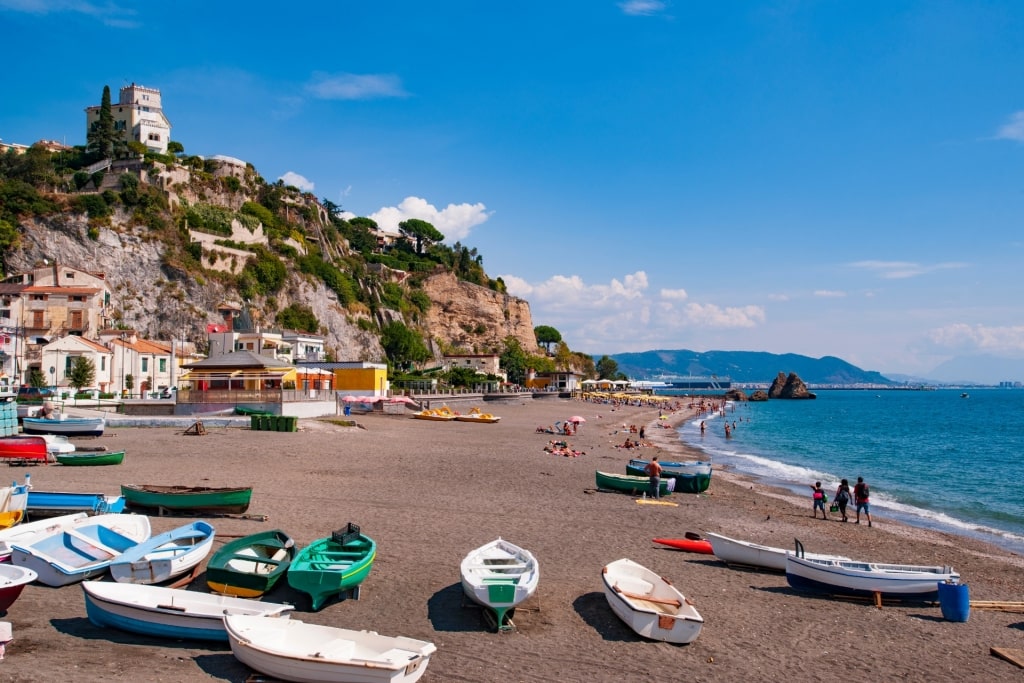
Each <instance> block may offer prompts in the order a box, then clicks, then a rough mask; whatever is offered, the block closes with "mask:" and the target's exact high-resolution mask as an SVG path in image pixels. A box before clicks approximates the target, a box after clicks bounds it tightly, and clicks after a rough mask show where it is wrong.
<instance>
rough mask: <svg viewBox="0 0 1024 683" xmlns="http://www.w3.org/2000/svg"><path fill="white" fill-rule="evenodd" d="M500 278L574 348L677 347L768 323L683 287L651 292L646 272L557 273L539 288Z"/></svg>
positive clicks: (755, 312)
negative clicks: (693, 297) (599, 276)
mask: <svg viewBox="0 0 1024 683" xmlns="http://www.w3.org/2000/svg"><path fill="white" fill-rule="evenodd" d="M502 280H504V281H505V284H506V285H507V286H508V290H509V293H510V294H513V295H515V296H519V297H522V298H525V299H527V300H528V301H529V302H530V311H531V313H532V315H533V321H534V324H537V325H554V326H555V327H556V328H557V329H558V330H559V331H560V332H561V333H562V336H563V337H564V338H565V339H567V340H568V342H569V344H570V346H572V348H574V349H591V350H599V349H609V348H614V349H616V350H629V349H635V350H642V349H650V348H665V347H667V348H676V347H678V346H681V345H685V344H686V343H688V340H692V339H693V338H694V337H696V336H698V335H700V334H702V333H706V332H708V331H728V330H734V329H741V328H752V327H757V326H759V325H761V324H762V323H764V321H765V313H764V309H763V308H761V307H760V306H720V305H717V304H714V303H708V302H688V301H687V299H688V295H687V294H686V292H685V290H683V289H661V290H658V291H656V292H652V291H649V282H648V279H647V273H645V272H644V271H637V272H635V273H631V274H628V275H625V276H623V277H621V278H612V279H611V280H609V281H608V282H600V283H594V284H590V283H587V282H586V281H584V280H583V278H581V277H580V276H578V275H555V276H553V277H551V278H548V279H547V280H545V281H544V282H541V283H536V284H531V283H528V282H526V281H524V280H523V279H522V278H519V277H517V276H514V275H503V276H502ZM666 295H667V296H666Z"/></svg>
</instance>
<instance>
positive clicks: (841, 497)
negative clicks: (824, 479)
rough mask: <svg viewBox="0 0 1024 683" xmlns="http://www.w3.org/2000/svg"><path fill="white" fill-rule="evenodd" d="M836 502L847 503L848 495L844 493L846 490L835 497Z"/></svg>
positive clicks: (848, 500)
mask: <svg viewBox="0 0 1024 683" xmlns="http://www.w3.org/2000/svg"><path fill="white" fill-rule="evenodd" d="M836 501H837V502H840V503H849V502H850V494H849V493H847V492H846V489H842V490H841V491H840V492H839V494H838V495H836Z"/></svg>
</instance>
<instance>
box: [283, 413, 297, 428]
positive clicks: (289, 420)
mask: <svg viewBox="0 0 1024 683" xmlns="http://www.w3.org/2000/svg"><path fill="white" fill-rule="evenodd" d="M284 420H285V428H284V430H285V431H286V432H297V431H299V418H298V417H296V416H294V415H288V416H286V417H285V418H284Z"/></svg>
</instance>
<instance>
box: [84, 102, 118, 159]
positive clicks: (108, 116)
mask: <svg viewBox="0 0 1024 683" xmlns="http://www.w3.org/2000/svg"><path fill="white" fill-rule="evenodd" d="M87 137H88V142H89V149H90V150H91V151H93V152H96V153H97V154H98V155H99V157H100V158H101V159H110V158H112V157H113V156H114V142H115V140H114V139H115V137H116V132H115V131H114V114H113V113H112V112H111V108H110V86H109V85H105V86H103V99H102V100H101V101H100V118H99V120H98V121H96V122H95V123H93V124H92V126H91V128H90V130H89V134H88V136H87Z"/></svg>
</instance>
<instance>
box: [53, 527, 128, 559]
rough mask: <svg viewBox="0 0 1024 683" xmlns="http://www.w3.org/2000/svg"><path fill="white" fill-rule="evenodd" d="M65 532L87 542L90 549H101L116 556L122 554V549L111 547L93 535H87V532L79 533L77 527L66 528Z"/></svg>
mask: <svg viewBox="0 0 1024 683" xmlns="http://www.w3.org/2000/svg"><path fill="white" fill-rule="evenodd" d="M64 533H65V534H67V535H68V537H69V538H75V539H77V540H79V541H80V542H82V543H85V544H86V547H88V548H89V550H93V549H95V550H100V551H102V552H104V553H107V554H109V555H113V556H115V557H116V556H118V555H120V554H121V551H120V550H115V549H113V548H111V547H109V546H105V545H103V544H102V543H100V542H99V541H98V540H96V539H95V538H92V537H91V536H86V535H85V534H82V533H79V532H78V531H77V530H75V529H65V530H64Z"/></svg>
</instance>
